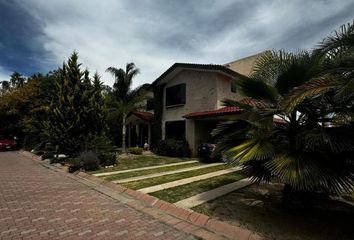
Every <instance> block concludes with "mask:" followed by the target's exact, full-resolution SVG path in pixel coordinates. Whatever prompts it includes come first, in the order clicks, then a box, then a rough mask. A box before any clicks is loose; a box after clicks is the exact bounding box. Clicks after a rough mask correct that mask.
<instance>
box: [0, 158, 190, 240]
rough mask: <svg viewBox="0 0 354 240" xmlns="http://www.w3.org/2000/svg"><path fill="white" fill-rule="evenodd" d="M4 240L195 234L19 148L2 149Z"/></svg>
mask: <svg viewBox="0 0 354 240" xmlns="http://www.w3.org/2000/svg"><path fill="white" fill-rule="evenodd" d="M0 239H4V240H5V239H144V240H148V239H164V240H167V239H195V237H193V236H191V235H186V233H184V232H181V231H179V230H177V229H175V228H173V227H171V226H169V225H166V224H164V223H162V222H160V221H159V220H157V219H154V218H153V217H152V216H150V215H147V214H145V213H143V212H140V211H138V210H136V209H133V208H131V207H129V206H127V205H126V204H124V203H122V202H120V201H118V200H115V199H112V198H110V197H108V196H106V195H103V194H101V193H99V192H97V191H95V190H94V189H92V188H90V187H89V186H87V185H84V184H82V183H80V182H78V181H75V180H74V179H72V178H70V177H68V176H66V175H64V174H61V173H58V172H55V171H53V170H50V169H48V168H46V167H44V166H42V165H41V164H39V163H37V162H36V161H33V160H30V159H28V158H26V157H24V156H22V155H20V154H19V153H18V152H0Z"/></svg>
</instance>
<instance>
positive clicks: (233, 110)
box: [183, 107, 244, 119]
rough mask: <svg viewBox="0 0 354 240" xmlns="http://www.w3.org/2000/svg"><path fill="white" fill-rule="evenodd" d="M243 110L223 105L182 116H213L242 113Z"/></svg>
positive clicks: (188, 117) (189, 117)
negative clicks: (215, 108) (218, 107)
mask: <svg viewBox="0 0 354 240" xmlns="http://www.w3.org/2000/svg"><path fill="white" fill-rule="evenodd" d="M243 111H244V110H243V109H242V108H239V107H223V108H220V109H217V110H211V111H203V112H192V113H188V114H186V115H184V116H183V117H184V118H187V119H191V118H204V117H213V116H224V115H232V114H237V113H242V112H243Z"/></svg>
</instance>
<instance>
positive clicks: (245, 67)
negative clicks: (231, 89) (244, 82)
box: [225, 51, 269, 76]
mask: <svg viewBox="0 0 354 240" xmlns="http://www.w3.org/2000/svg"><path fill="white" fill-rule="evenodd" d="M267 52H269V51H264V52H261V53H258V54H255V55H252V56H249V57H245V58H241V59H238V60H236V61H233V62H229V63H226V64H225V66H226V67H228V68H230V69H232V70H234V71H235V72H238V73H241V74H242V75H245V76H248V75H249V74H250V73H251V72H252V68H253V65H254V63H255V62H256V60H257V59H258V58H259V57H260V56H261V55H262V54H264V53H267Z"/></svg>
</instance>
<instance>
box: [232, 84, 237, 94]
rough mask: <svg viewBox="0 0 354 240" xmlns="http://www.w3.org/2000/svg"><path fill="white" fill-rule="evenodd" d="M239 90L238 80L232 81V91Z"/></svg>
mask: <svg viewBox="0 0 354 240" xmlns="http://www.w3.org/2000/svg"><path fill="white" fill-rule="evenodd" d="M236 91H237V85H236V81H231V92H233V93H235V92H236Z"/></svg>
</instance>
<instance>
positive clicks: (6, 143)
mask: <svg viewBox="0 0 354 240" xmlns="http://www.w3.org/2000/svg"><path fill="white" fill-rule="evenodd" d="M15 149H17V142H16V139H15V138H14V137H10V136H6V135H0V150H15Z"/></svg>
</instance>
